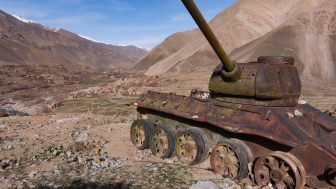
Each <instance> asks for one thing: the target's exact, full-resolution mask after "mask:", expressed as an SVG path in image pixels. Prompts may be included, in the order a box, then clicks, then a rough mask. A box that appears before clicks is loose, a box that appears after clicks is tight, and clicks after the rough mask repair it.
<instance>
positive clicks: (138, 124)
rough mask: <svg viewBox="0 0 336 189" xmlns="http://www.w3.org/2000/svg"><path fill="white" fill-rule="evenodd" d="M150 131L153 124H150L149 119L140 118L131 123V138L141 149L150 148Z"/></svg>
mask: <svg viewBox="0 0 336 189" xmlns="http://www.w3.org/2000/svg"><path fill="white" fill-rule="evenodd" d="M150 133H151V126H150V125H149V124H148V120H144V119H138V120H135V121H134V122H133V123H132V125H131V131H130V134H131V140H132V143H133V144H134V146H135V147H137V148H138V149H139V150H144V149H146V148H148V146H149V140H150V139H149V137H150Z"/></svg>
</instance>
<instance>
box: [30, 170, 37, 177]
mask: <svg viewBox="0 0 336 189" xmlns="http://www.w3.org/2000/svg"><path fill="white" fill-rule="evenodd" d="M37 173H39V172H38V171H33V172H30V174H29V177H32V178H34V177H35V176H36V175H37Z"/></svg>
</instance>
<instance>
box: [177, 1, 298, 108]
mask: <svg viewBox="0 0 336 189" xmlns="http://www.w3.org/2000/svg"><path fill="white" fill-rule="evenodd" d="M182 2H183V4H184V5H185V7H186V8H187V9H188V11H189V13H190V14H191V16H192V17H193V18H194V20H195V22H196V23H197V25H198V26H199V28H200V29H201V31H202V32H203V34H204V36H205V37H206V39H207V40H208V41H209V43H210V45H211V46H212V48H213V49H214V51H215V52H216V54H217V56H218V58H219V59H220V60H221V62H222V64H220V65H219V66H218V67H217V68H216V69H215V71H214V73H213V74H212V77H211V79H210V82H209V90H210V92H211V97H212V98H214V99H216V100H220V101H225V102H230V103H239V104H247V105H258V106H277V107H278V106H296V105H297V104H298V99H299V97H300V95H301V82H300V78H299V74H298V71H297V69H296V67H295V65H294V58H292V57H281V56H278V57H274V56H263V57H259V58H258V61H257V62H250V63H236V62H233V61H231V60H230V58H229V57H228V55H227V54H226V53H225V51H224V49H223V47H222V46H221V45H220V43H219V41H218V40H217V38H216V36H215V35H214V33H213V32H212V30H211V28H210V27H209V25H208V24H207V22H206V21H205V19H204V18H203V16H202V14H201V13H200V11H199V10H198V8H197V6H196V5H195V3H194V2H193V0H182Z"/></svg>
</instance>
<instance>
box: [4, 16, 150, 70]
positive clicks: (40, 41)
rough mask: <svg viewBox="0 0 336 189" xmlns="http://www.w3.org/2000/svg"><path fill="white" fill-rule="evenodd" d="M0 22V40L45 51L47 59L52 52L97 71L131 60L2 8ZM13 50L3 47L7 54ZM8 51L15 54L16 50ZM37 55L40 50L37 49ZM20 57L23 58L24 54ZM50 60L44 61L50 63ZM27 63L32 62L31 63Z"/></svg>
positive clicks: (128, 65) (123, 64) (61, 30)
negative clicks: (12, 14) (8, 12)
mask: <svg viewBox="0 0 336 189" xmlns="http://www.w3.org/2000/svg"><path fill="white" fill-rule="evenodd" d="M0 21H1V22H0V36H1V40H7V42H6V43H9V42H8V41H11V42H10V43H11V44H12V45H13V46H15V45H17V44H19V46H20V45H21V46H25V47H29V48H21V46H20V48H21V49H22V50H23V49H26V50H27V49H31V51H29V52H32V51H34V52H36V53H37V52H38V51H43V52H46V53H48V54H49V55H50V58H53V57H54V55H56V56H59V57H62V58H63V59H64V60H65V59H66V60H67V62H69V63H70V62H72V63H76V64H81V65H84V66H89V67H92V68H95V69H100V70H108V69H126V68H128V67H130V66H131V65H133V63H134V62H135V61H134V60H131V59H130V58H128V57H126V56H123V55H121V54H118V53H116V52H114V51H112V50H110V49H109V48H106V47H104V46H101V45H99V44H97V43H95V42H92V41H90V40H87V39H84V38H82V37H80V36H78V35H76V34H73V33H71V32H68V31H66V30H63V29H60V28H52V27H48V26H45V25H42V24H39V23H37V22H34V21H31V20H26V19H24V18H21V17H18V16H15V17H13V16H11V15H9V14H7V13H5V12H3V11H0ZM0 44H4V43H0ZM14 44H15V45H14ZM1 48H4V49H6V48H7V47H6V46H2V47H1ZM32 48H33V49H34V50H32ZM14 50H15V49H14ZM14 50H13V49H8V48H7V51H8V53H9V51H14ZM11 53H12V54H16V53H17V52H15V51H14V52H11ZM22 53H25V52H22ZM37 54H43V53H42V52H38V53H37ZM143 54H145V52H143ZM45 56H46V55H45ZM21 58H24V56H22V57H21ZM6 60H7V59H5V58H4V57H0V62H1V63H2V64H4V63H6V64H7V63H8V62H6ZM25 61H26V63H28V62H29V60H28V59H27V60H25ZM31 61H32V60H31ZM19 62H22V61H19ZM51 62H52V61H48V63H50V64H51ZM30 63H31V64H34V63H33V62H30Z"/></svg>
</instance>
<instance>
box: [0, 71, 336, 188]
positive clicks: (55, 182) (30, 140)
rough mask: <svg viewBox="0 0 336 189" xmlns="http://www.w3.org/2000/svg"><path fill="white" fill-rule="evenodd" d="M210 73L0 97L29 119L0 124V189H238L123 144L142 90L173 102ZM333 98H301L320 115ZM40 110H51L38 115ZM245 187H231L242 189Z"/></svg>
mask: <svg viewBox="0 0 336 189" xmlns="http://www.w3.org/2000/svg"><path fill="white" fill-rule="evenodd" d="M210 69H211V67H210V66H209V67H199V68H198V69H196V70H190V71H189V72H184V73H170V74H164V75H161V76H159V77H153V76H150V77H147V76H143V75H139V73H130V74H125V75H124V76H123V77H120V78H116V79H115V80H113V81H112V80H111V82H108V83H103V84H101V83H98V84H97V85H96V86H89V87H88V88H81V87H78V86H75V85H74V86H73V90H72V91H71V90H69V91H68V92H66V93H64V94H63V93H62V94H59V91H58V90H57V88H51V89H46V90H45V91H40V92H41V94H40V98H42V102H40V103H34V102H35V100H36V99H32V100H31V101H24V102H22V101H19V100H13V99H10V96H11V95H7V96H3V97H2V98H3V99H5V101H8V102H10V103H9V104H7V105H5V106H7V107H12V108H13V109H15V110H18V111H21V112H23V113H28V114H29V115H30V116H11V117H5V118H0V163H1V167H0V188H190V187H191V186H192V185H193V184H194V183H196V182H197V181H199V180H207V179H211V180H213V181H215V182H216V183H217V184H218V185H219V186H220V187H221V188H235V187H236V188H240V186H238V185H237V184H236V183H235V182H233V181H230V180H228V179H222V178H221V176H218V175H216V174H214V173H213V172H212V171H211V169H210V165H209V159H208V160H207V161H206V162H204V163H202V164H200V165H197V166H193V167H188V166H186V165H182V164H180V163H179V161H178V160H177V159H176V158H171V159H168V160H165V161H162V160H161V159H159V158H156V157H153V156H152V155H151V153H150V150H145V151H139V150H137V149H136V148H135V147H134V146H133V145H132V143H131V141H130V138H129V129H130V125H131V123H132V122H133V120H135V119H136V111H135V109H134V108H133V107H129V106H126V105H125V104H127V103H129V102H131V101H133V100H134V99H135V98H136V97H137V96H138V95H140V94H141V93H143V92H146V91H147V90H155V91H162V92H174V93H177V94H180V95H189V92H190V90H191V89H196V88H197V89H204V90H206V89H207V82H208V79H209V77H210V74H209V70H210ZM210 73H211V72H210ZM70 87H71V86H70ZM76 87H78V90H77V88H76ZM335 94H336V93H335V89H333V88H326V87H324V88H323V87H319V88H317V86H315V85H313V84H311V85H307V86H306V87H304V88H303V96H302V98H301V99H304V100H306V101H308V102H309V103H311V104H313V105H314V104H315V105H316V107H317V108H319V109H321V110H323V109H329V108H331V106H332V105H333V104H336V103H335V102H336V101H335V98H336V96H335ZM48 95H49V96H48ZM60 96H62V97H63V98H64V101H62V106H61V107H52V106H53V105H54V104H53V103H52V102H53V101H52V100H50V99H57V98H60ZM321 102H324V103H321ZM43 105H48V106H49V107H50V108H53V109H52V110H51V109H50V110H51V112H48V113H42V114H41V111H40V109H41V106H43ZM248 183H250V181H248V180H245V182H244V183H239V184H241V186H243V187H246V188H249V187H250V185H248ZM250 184H252V183H250Z"/></svg>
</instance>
